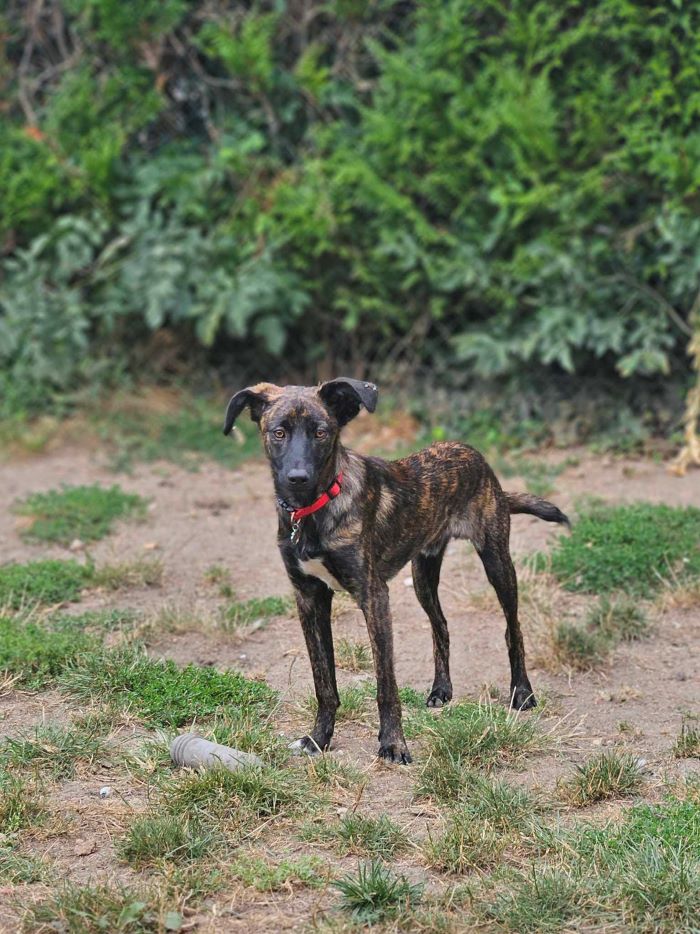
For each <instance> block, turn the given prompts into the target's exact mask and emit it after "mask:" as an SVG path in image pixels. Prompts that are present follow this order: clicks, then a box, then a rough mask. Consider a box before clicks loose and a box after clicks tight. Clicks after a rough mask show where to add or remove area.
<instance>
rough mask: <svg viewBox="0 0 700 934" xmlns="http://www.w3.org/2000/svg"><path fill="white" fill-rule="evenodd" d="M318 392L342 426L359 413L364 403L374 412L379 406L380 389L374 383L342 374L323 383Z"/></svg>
mask: <svg viewBox="0 0 700 934" xmlns="http://www.w3.org/2000/svg"><path fill="white" fill-rule="evenodd" d="M318 394H319V396H320V397H321V400H322V402H323V404H324V405H325V406H326V408H327V409H329V410H330V411H331V412H332V413H333V415H334V416H335V418H336V419H337V421H338V425H339V426H340V427H341V428H342V427H343V425H347V423H348V422H349V421H350V420H351V419H353V418H354V417H355V416H356V415H357V413H358V412H359V411H360V406H361V405H364V407H365V408H366V409H367V411H368V412H374V410H375V409H376V408H377V396H378V395H379V390H378V389H377V387H376V386H375V385H374V383H365V382H363V381H362V380H359V379H346V378H345V377H344V376H340V377H338V379H332V380H330V381H329V382H327V383H322V385H321V386H320V387H319V390H318Z"/></svg>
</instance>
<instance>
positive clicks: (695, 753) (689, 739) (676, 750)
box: [673, 714, 700, 759]
mask: <svg viewBox="0 0 700 934" xmlns="http://www.w3.org/2000/svg"><path fill="white" fill-rule="evenodd" d="M673 755H674V756H675V757H676V758H677V759H700V717H697V716H693V715H692V714H686V715H685V716H684V717H683V719H682V721H681V732H680V736H679V737H678V739H677V740H676V743H675V745H674V747H673Z"/></svg>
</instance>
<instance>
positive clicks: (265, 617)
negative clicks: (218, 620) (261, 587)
mask: <svg viewBox="0 0 700 934" xmlns="http://www.w3.org/2000/svg"><path fill="white" fill-rule="evenodd" d="M292 606H293V601H292V599H291V598H290V597H253V599H252V600H243V601H240V600H237V601H235V602H233V603H231V604H230V605H229V606H227V607H226V609H225V610H224V611H223V623H222V625H223V628H224V629H227V630H229V631H235V630H237V629H244V628H246V627H249V626H252V625H254V624H257V626H258V627H260V628H262V626H264V625H265V624H266V623H268V622H269V621H270V620H271V619H273V618H274V617H275V616H286V615H287V614H288V613H290V612H291V609H292Z"/></svg>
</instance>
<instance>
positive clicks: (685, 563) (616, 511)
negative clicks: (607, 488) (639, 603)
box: [539, 503, 700, 596]
mask: <svg viewBox="0 0 700 934" xmlns="http://www.w3.org/2000/svg"><path fill="white" fill-rule="evenodd" d="M698 540H700V509H695V508H692V507H685V508H683V509H678V508H672V507H670V506H665V505H654V504H651V503H634V504H631V505H627V506H616V507H612V506H605V505H602V506H594V507H592V508H591V509H590V511H589V512H588V513H585V514H584V515H582V516H581V518H580V519H579V520H578V521H577V522H576V523H575V524H574V527H573V529H572V532H571V535H567V536H561V537H560V538H558V539H557V542H556V545H555V547H554V550H553V551H552V554H551V568H552V571H553V573H554V574H555V576H556V577H557V578H558V579H559V580H560V581H561V582H562V584H563V585H564V587H566V588H567V589H569V590H581V591H588V592H593V593H610V592H611V591H614V590H622V591H624V592H626V593H629V594H634V595H636V596H649V595H650V594H651V593H652V592H653V591H655V590H657V589H658V588H659V587H660V586H661V585H662V583H663V581H664V579H666V578H668V577H669V575H670V574H672V573H675V574H677V575H678V577H679V579H681V580H682V579H683V578H685V577H688V576H690V575H697V574H698V573H700V549H698ZM543 560H544V559H542V558H540V559H539V563H540V564H541V563H543Z"/></svg>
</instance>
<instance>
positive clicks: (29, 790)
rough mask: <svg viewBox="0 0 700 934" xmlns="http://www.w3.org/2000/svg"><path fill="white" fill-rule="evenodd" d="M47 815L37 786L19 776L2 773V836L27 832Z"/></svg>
mask: <svg viewBox="0 0 700 934" xmlns="http://www.w3.org/2000/svg"><path fill="white" fill-rule="evenodd" d="M45 815H46V810H45V808H44V805H43V803H42V801H41V797H40V795H39V792H38V790H37V788H36V785H30V783H29V782H28V781H27V779H24V778H20V777H19V776H16V775H9V774H8V773H0V834H11V833H16V832H17V831H19V830H25V829H26V828H28V827H31V826H34V825H36V824H37V823H39V822H40V821H41V820H43V818H44V817H45Z"/></svg>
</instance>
